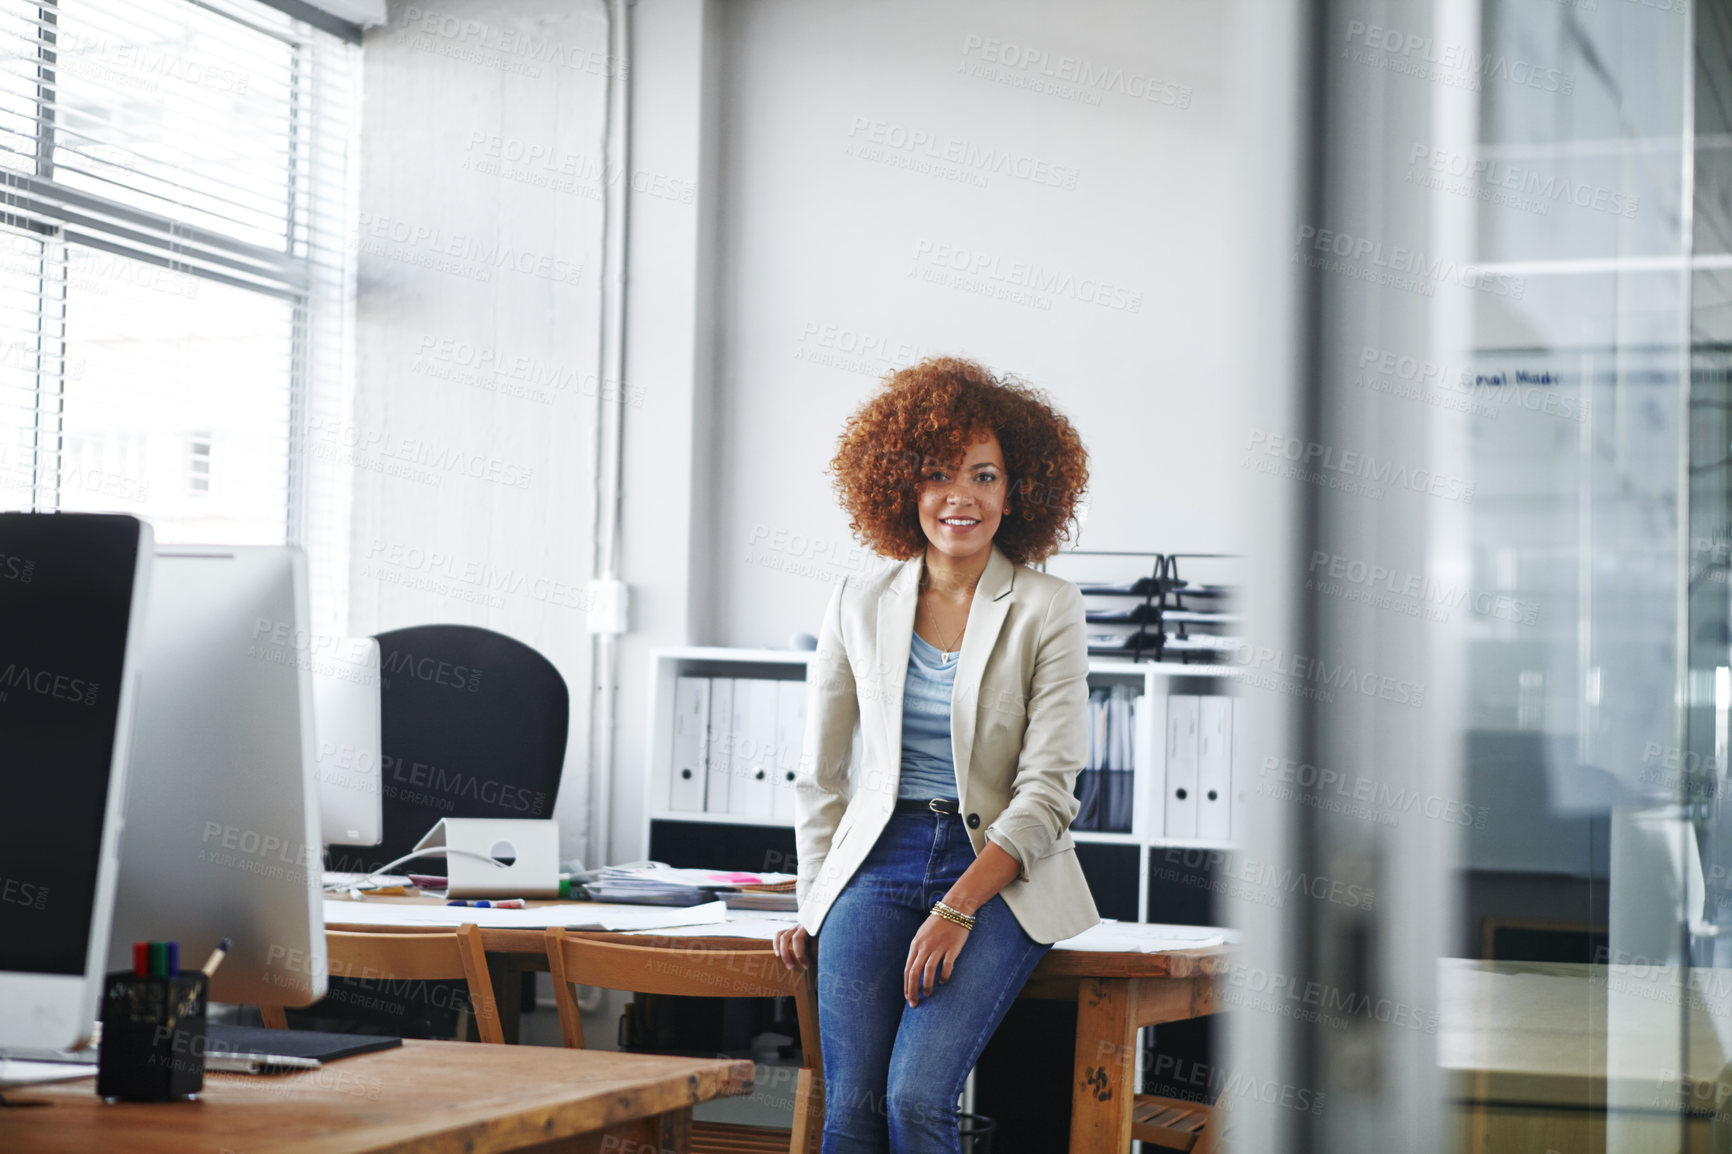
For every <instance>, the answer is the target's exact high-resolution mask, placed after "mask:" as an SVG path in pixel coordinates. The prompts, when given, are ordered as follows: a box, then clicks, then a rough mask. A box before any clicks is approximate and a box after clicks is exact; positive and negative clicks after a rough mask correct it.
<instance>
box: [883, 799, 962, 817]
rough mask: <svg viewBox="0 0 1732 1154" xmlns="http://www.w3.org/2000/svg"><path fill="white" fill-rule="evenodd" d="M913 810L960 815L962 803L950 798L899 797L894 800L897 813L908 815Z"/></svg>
mask: <svg viewBox="0 0 1732 1154" xmlns="http://www.w3.org/2000/svg"><path fill="white" fill-rule="evenodd" d="M914 810H920V811H922V812H925V811H930V812H932V813H953V814H960V813H961V812H962V803H961V802H959V801H957V800H956V799H955V798H952V797H934V798H923V797H899V798H897V799H896V812H897V813H908V812H910V811H914Z"/></svg>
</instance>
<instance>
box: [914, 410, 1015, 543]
mask: <svg viewBox="0 0 1732 1154" xmlns="http://www.w3.org/2000/svg"><path fill="white" fill-rule="evenodd" d="M1008 492H1009V483H1008V482H1007V481H1006V479H1005V475H1004V450H1003V449H1002V448H1000V447H999V444H998V438H997V437H996V436H994V435H993V434H992V433H990V432H989V433H987V434H986V436H985V438H984V439H983V440H980V441H976V442H975V443H974V444H972V445H970V446H969V447H968V451H967V452H965V453H964V454H963V455H962V462H961V466H960V468H955V469H954V471H953V469H952V468H950V467H946V468H935V467H929V468H928V469H927V470H926V472H925V479H924V480H923V481H922V482H921V483H920V528H921V531H922V532H924V533H925V534H926V539H927V541H929V542H931V544H932V547H933V548H935V549H937V550H939V551H940V552H942V553H945V554H946V555H948V556H949V557H950V558H951V559H952V560H955V561H968V560H970V559H974V558H977V557H978V556H979V554H980V553H981V552H983V551H985V550H988V549H990V548H992V538H993V535H994V534H995V533H997V532H998V523H999V521H1000V520H1002V519H1003V517H1004V501H1005V496H1006V494H1007V493H1008Z"/></svg>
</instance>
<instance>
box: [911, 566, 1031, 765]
mask: <svg viewBox="0 0 1732 1154" xmlns="http://www.w3.org/2000/svg"><path fill="white" fill-rule="evenodd" d="M1015 584H1016V566H1015V565H1012V564H1011V562H1010V558H1008V557H1006V556H1005V555H1004V554H1003V552H1001V551H1000V550H999V548H998V546H997V545H994V546H993V547H992V557H991V558H990V559H988V561H987V562H986V569H985V571H984V572H982V573H981V575H980V584H978V585H976V586H975V587H974V600H973V602H972V603H970V605H969V607H968V627H967V629H966V630H965V631H964V632H963V634H962V654H961V656H959V657H958V658H957V659H956V682H955V684H954V685H953V686H952V687H951V691H950V755H951V757H952V758H953V759H954V760H955V762H956V790H957V792H956V796H957V797H958V798H959V799H965V798H967V796H968V794H967V792H966V790H967V789H968V762H969V758H970V757H971V756H973V753H974V723H975V718H976V717H977V716H978V715H979V706H980V679H981V677H982V675H984V674H985V672H986V660H987V658H989V657H991V656H992V649H993V646H994V645H996V644H997V643H998V632H999V630H1000V629H1001V628H1002V627H1003V625H1004V619H1005V617H1006V615H1008V614H1009V613H1010V603H1011V601H1013V600H1014V599H1015V598H1014V594H1013V590H1014V588H1015ZM910 600H917V598H910ZM880 621H882V618H880ZM908 624H909V630H910V632H912V630H913V625H914V617H913V614H912V613H911V614H910V615H909V618H908ZM906 648H907V647H906V645H905V646H904V653H903V664H904V665H906V664H907V661H908V658H907V652H906ZM898 724H900V722H898ZM898 733H900V730H898ZM898 740H899V741H900V738H899V739H898ZM897 748H898V749H900V748H901V746H900V744H898V746H897Z"/></svg>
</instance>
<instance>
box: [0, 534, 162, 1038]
mask: <svg viewBox="0 0 1732 1154" xmlns="http://www.w3.org/2000/svg"><path fill="white" fill-rule="evenodd" d="M151 543H152V539H151V530H150V526H149V525H147V524H145V523H144V522H143V521H140V520H138V519H137V518H135V517H121V516H106V515H97V514H87V513H0V784H3V786H4V791H5V792H4V799H3V800H0V1050H5V1049H14V1048H17V1049H60V1048H72V1047H74V1046H78V1045H80V1044H82V1043H83V1042H85V1041H86V1040H88V1038H89V1037H90V1035H91V1032H92V1027H93V1026H94V1024H95V1022H96V1011H97V998H98V995H99V994H100V992H101V989H102V978H103V967H104V963H105V962H106V961H107V960H108V954H109V949H108V933H109V924H110V922H111V920H112V918H113V914H114V891H115V879H116V877H117V876H118V865H119V859H120V854H119V834H120V827H121V814H122V811H123V806H124V804H125V800H126V777H127V741H128V737H129V735H130V733H131V728H132V713H133V709H134V706H135V702H136V697H137V692H136V690H137V676H136V668H137V662H136V657H135V655H136V654H137V652H138V650H139V648H140V646H139V644H138V639H139V637H140V635H141V634H142V632H143V621H144V612H145V603H146V597H147V593H148V586H149V577H150V571H151Z"/></svg>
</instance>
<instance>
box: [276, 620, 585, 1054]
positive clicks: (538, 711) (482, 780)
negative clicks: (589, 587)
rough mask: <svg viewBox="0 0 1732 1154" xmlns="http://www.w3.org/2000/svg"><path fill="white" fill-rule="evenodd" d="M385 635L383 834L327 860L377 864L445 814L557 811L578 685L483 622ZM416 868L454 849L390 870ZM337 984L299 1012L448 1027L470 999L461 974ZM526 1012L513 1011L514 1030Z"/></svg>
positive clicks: (384, 1026) (412, 1031)
mask: <svg viewBox="0 0 1732 1154" xmlns="http://www.w3.org/2000/svg"><path fill="white" fill-rule="evenodd" d="M378 641H379V701H380V749H381V757H380V776H381V778H382V779H383V780H382V786H383V791H384V798H383V811H384V839H383V840H382V841H381V842H380V844H379V845H377V846H373V847H369V848H366V849H356V848H353V847H332V848H331V850H330V851H328V857H327V859H326V865H327V868H329V869H334V870H341V871H345V872H366V871H369V870H374V869H378V868H379V867H380V866H382V865H384V864H385V863H387V862H390V861H393V860H395V859H397V858H399V857H402V856H403V855H404V854H406V853H408V852H410V851H411V850H413V849H414V848H415V843H416V842H418V841H420V840H421V838H422V836H423V835H424V834H426V832H427V831H428V830H429V829H431V828H433V823H434V822H436V821H438V820H439V819H440V818H443V817H508V818H546V817H552V816H553V803H554V800H555V798H557V797H558V795H559V779H560V775H561V772H562V770H563V769H564V765H565V742H566V736H567V731H568V729H569V726H570V721H571V695H570V694H569V693H568V692H567V690H566V687H565V679H564V678H563V677H561V676H560V675H559V670H557V669H555V668H554V667H553V663H552V662H550V661H549V660H547V658H545V657H543V656H542V655H541V654H539V653H537V652H536V651H535V650H534V649H531V648H530V647H529V646H527V645H525V644H523V642H521V641H518V640H516V639H514V638H511V637H507V636H505V635H504V634H503V633H495V632H493V631H492V630H491V629H480V628H477V627H475V626H473V625H416V626H412V627H410V628H408V629H393V630H391V631H390V632H387V633H381V634H379V635H378ZM409 870H414V871H416V872H418V873H419V872H425V873H430V874H443V873H444V872H445V860H444V858H442V857H426V858H417V859H414V860H412V861H410V862H408V863H405V864H402V865H398V866H393V867H392V870H391V872H393V873H402V872H406V871H409ZM524 977H525V978H526V979H529V978H533V975H524ZM330 984H331V992H330V994H329V995H327V997H326V999H325V1001H323V1002H321V1003H319V1004H317V1005H315V1006H311V1007H308V1009H307V1010H306V1011H301V1012H296V1011H290V1014H291V1023H292V1024H295V1025H301V1026H305V1027H310V1028H315V1029H338V1030H348V1031H353V1032H357V1033H390V1034H397V1035H399V1036H403V1037H449V1036H450V1030H451V1028H452V1024H453V1022H454V1021H455V1014H454V1012H453V1011H451V1010H450V1009H449V1007H451V1006H453V1005H461V1004H462V1003H463V1000H464V999H463V996H462V991H461V984H460V983H459V984H451V983H444V984H440V983H426V984H425V986H424V988H423V989H422V990H421V991H420V992H418V993H414V994H402V995H398V994H395V993H393V992H391V991H387V990H382V989H380V988H379V985H378V983H376V982H375V983H371V984H370V985H368V984H366V983H360V984H355V983H351V982H350V981H348V980H346V979H342V978H332V979H331V983H330ZM445 986H450V987H451V988H450V989H446V988H445ZM435 987H437V988H435ZM363 1007H365V1009H363ZM515 1018H516V1015H515V1014H508V1020H509V1021H510V1022H511V1023H512V1026H513V1032H514V1027H515ZM297 1019H299V1020H297Z"/></svg>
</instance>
